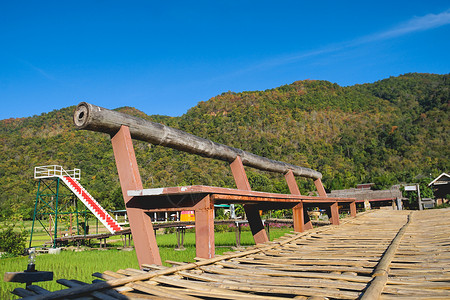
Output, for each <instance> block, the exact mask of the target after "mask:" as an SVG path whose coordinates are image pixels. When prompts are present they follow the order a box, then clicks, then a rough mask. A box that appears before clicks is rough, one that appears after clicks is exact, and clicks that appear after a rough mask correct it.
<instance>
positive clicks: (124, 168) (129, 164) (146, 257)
mask: <svg viewBox="0 0 450 300" xmlns="http://www.w3.org/2000/svg"><path fill="white" fill-rule="evenodd" d="M111 143H112V147H113V151H114V158H115V160H116V165H117V171H118V173H119V180H120V185H121V188H122V195H123V199H124V201H125V207H126V210H127V215H128V219H129V222H130V227H131V233H132V235H133V240H134V246H135V248H136V255H137V258H138V262H139V265H142V264H157V265H161V264H162V262H161V257H160V256H159V250H158V245H157V243H156V238H155V233H154V231H153V225H152V221H151V219H150V217H149V216H148V215H147V214H146V213H145V212H144V211H143V210H141V209H139V208H134V207H132V206H130V205H129V204H130V203H129V202H130V200H131V198H132V197H130V196H128V193H127V192H128V190H137V189H142V181H141V176H140V174H139V168H138V165H137V161H136V156H135V154H134V147H133V141H132V140H131V136H130V130H129V128H128V127H127V126H122V127H121V128H120V130H119V131H118V132H117V133H116V134H115V135H114V136H113V137H112V138H111Z"/></svg>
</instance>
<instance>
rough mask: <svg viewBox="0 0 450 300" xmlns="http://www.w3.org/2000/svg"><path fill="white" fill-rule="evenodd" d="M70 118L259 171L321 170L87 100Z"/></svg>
mask: <svg viewBox="0 0 450 300" xmlns="http://www.w3.org/2000/svg"><path fill="white" fill-rule="evenodd" d="M73 119H74V122H75V126H76V127H77V128H79V129H86V130H92V131H97V132H104V133H108V134H111V135H114V134H115V133H117V132H118V131H119V129H120V127H121V126H122V125H125V126H128V127H129V128H130V133H131V137H132V138H133V139H137V140H141V141H145V142H149V143H152V144H155V145H162V146H166V147H170V148H174V149H177V150H180V151H184V152H188V153H192V154H197V155H201V156H204V157H209V158H215V159H219V160H223V161H227V162H230V163H231V162H233V161H234V160H235V159H236V157H237V156H240V157H241V159H242V162H243V164H244V165H246V166H249V167H253V168H256V169H259V170H263V171H271V172H277V173H282V174H285V173H287V172H288V171H289V170H292V172H293V173H294V175H297V176H303V177H308V178H313V179H317V178H322V174H321V173H320V172H317V171H315V170H312V169H309V168H304V167H299V166H295V165H292V164H287V163H284V162H280V161H275V160H271V159H268V158H265V157H261V156H258V155H255V154H253V153H249V152H246V151H243V150H241V149H237V148H233V147H229V146H226V145H222V144H218V143H215V142H213V141H210V140H207V139H204V138H201V137H197V136H195V135H192V134H189V133H187V132H184V131H181V130H178V129H175V128H171V127H168V126H165V125H162V124H159V123H154V122H150V121H147V120H144V119H141V118H138V117H134V116H130V115H127V114H124V113H120V112H117V111H112V110H109V109H106V108H103V107H99V106H96V105H93V104H90V103H86V102H81V103H80V104H78V106H77V108H76V110H75V113H74V116H73Z"/></svg>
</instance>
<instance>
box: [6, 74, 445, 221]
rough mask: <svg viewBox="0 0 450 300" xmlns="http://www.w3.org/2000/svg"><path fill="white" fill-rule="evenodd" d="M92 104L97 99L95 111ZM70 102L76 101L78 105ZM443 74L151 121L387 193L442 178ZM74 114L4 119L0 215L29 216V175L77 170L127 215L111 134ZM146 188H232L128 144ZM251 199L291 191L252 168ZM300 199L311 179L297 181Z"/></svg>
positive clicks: (264, 96)
mask: <svg viewBox="0 0 450 300" xmlns="http://www.w3.org/2000/svg"><path fill="white" fill-rule="evenodd" d="M92 103H93V104H96V103H95V101H93V102H92ZM74 104H75V103H74ZM449 105H450V74H446V75H434V74H416V73H414V74H405V75H402V76H398V77H391V78H388V79H384V80H381V81H378V82H375V83H371V84H362V85H355V86H349V87H341V86H339V85H337V84H333V83H330V82H327V81H316V80H305V81H297V82H294V83H292V84H289V85H284V86H281V87H278V88H274V89H269V90H266V91H252V92H242V93H233V92H227V93H223V94H221V95H219V96H216V97H214V98H211V99H210V100H208V101H205V102H200V103H199V104H198V105H197V106H195V107H193V108H191V109H190V110H189V111H188V112H187V113H186V114H184V115H183V116H181V117H176V118H173V117H166V116H156V115H153V116H147V115H146V114H145V113H143V112H141V111H139V110H137V109H135V108H130V107H124V108H119V109H118V110H119V111H122V112H125V113H128V114H132V115H136V116H139V117H142V118H145V119H148V120H151V121H154V122H159V123H163V124H165V125H168V126H172V127H175V128H178V129H181V130H184V131H187V132H190V133H193V134H195V135H198V136H200V137H204V138H208V139H211V140H213V141H215V142H218V143H223V144H227V145H230V146H233V147H237V148H241V149H243V150H246V151H249V152H253V153H255V154H258V155H261V156H265V157H268V158H271V159H275V160H281V161H285V162H288V163H292V164H295V165H299V166H305V167H310V168H313V169H316V170H318V171H320V172H322V173H323V175H324V178H323V182H324V185H325V188H326V189H328V190H331V189H340V188H350V187H354V186H355V185H356V184H357V183H362V182H375V183H376V184H377V187H379V188H382V187H387V186H390V185H392V184H395V183H398V182H416V181H417V180H418V179H420V178H422V177H426V178H430V176H432V177H433V176H437V175H439V174H440V173H441V172H448V171H449V170H450V168H449V167H450V164H449V160H448V156H449V150H448V149H449V147H448V138H449V127H450V126H449V125H450V118H449ZM74 109H75V106H72V107H68V108H64V109H61V110H55V111H52V112H49V113H43V114H41V115H40V116H33V117H29V118H22V119H7V120H1V121H0V141H1V147H2V151H1V152H0V214H1V216H3V217H6V216H8V215H10V214H13V213H16V214H21V215H23V216H24V217H27V218H28V217H30V214H31V212H32V210H33V203H34V200H35V193H36V190H37V188H36V184H35V181H34V179H33V168H34V167H35V166H41V165H52V164H58V165H62V166H63V167H65V168H67V169H73V168H80V169H81V171H82V177H81V183H82V184H83V185H84V186H85V187H86V188H87V190H88V191H89V192H90V193H91V194H92V195H93V196H94V197H95V198H96V199H98V200H99V202H100V203H101V204H102V205H104V206H105V207H106V208H120V207H122V206H123V204H122V199H121V196H120V195H121V192H120V188H119V183H118V176H117V171H116V167H115V162H114V157H113V154H112V148H111V143H110V141H109V136H107V135H106V134H101V133H94V132H88V131H79V130H75V129H74V126H73V124H72V114H73V112H74ZM134 145H135V149H136V155H137V159H138V163H139V164H140V168H141V176H142V181H143V184H144V187H146V188H151V187H161V186H174V185H191V184H205V185H218V186H224V187H234V181H233V179H232V177H231V173H230V171H229V167H228V166H227V165H226V164H225V163H224V162H220V161H214V160H211V159H206V158H201V157H198V156H193V155H189V154H186V153H181V152H178V151H176V150H172V149H167V148H164V147H161V146H154V145H150V144H146V143H143V142H135V143H134ZM248 176H249V180H250V182H251V185H252V187H253V189H255V190H262V191H274V192H287V187H286V184H285V183H284V180H283V178H282V176H281V175H276V174H270V173H264V172H259V171H256V170H253V169H248ZM299 184H300V187H301V191H302V193H307V191H309V190H313V185H312V181H311V180H304V179H299Z"/></svg>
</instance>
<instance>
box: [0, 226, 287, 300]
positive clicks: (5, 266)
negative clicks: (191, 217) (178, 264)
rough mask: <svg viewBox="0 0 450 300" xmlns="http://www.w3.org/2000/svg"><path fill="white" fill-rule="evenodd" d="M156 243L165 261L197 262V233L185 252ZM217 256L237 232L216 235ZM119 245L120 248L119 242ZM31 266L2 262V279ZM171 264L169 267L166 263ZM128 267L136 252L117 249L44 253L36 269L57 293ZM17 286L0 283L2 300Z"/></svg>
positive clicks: (170, 237)
mask: <svg viewBox="0 0 450 300" xmlns="http://www.w3.org/2000/svg"><path fill="white" fill-rule="evenodd" d="M291 230H292V229H291V228H271V230H270V237H271V240H273V239H276V238H278V237H280V236H282V235H284V234H285V233H287V232H290V231H291ZM156 238H157V242H158V246H159V250H160V255H161V259H162V261H163V262H164V261H166V260H173V261H182V262H191V261H194V257H195V234H194V233H192V232H187V233H186V236H185V242H184V246H185V248H186V249H185V250H184V251H175V250H174V248H175V246H176V245H177V240H176V235H175V234H174V233H172V234H163V235H157V237H156ZM215 242H216V254H218V255H220V254H222V253H223V252H227V251H230V250H232V247H233V246H235V233H234V232H217V233H216V234H215ZM241 244H242V245H243V246H249V245H253V244H254V242H253V237H252V235H251V233H250V232H249V231H242V235H241ZM114 245H115V243H108V246H114ZM117 245H118V246H120V245H121V242H120V241H119V242H118V243H117ZM27 263H28V258H27V257H15V258H4V259H0V275H1V276H2V277H3V276H4V273H5V272H18V271H23V270H24V269H26V266H27ZM166 265H168V264H166ZM125 268H138V263H137V259H136V253H135V251H134V250H133V251H120V250H117V249H109V250H98V249H94V250H91V251H82V252H72V251H62V252H61V253H60V254H57V255H54V254H41V255H38V256H37V258H36V269H37V270H41V271H53V272H54V279H55V280H54V281H52V282H41V283H37V284H38V285H39V286H41V287H43V288H45V289H48V290H58V289H61V288H63V286H61V285H60V284H58V283H56V279H60V278H65V279H78V280H81V281H84V282H91V281H92V280H93V279H95V278H94V277H92V273H94V272H103V271H106V270H111V271H117V270H119V269H125ZM16 287H25V284H18V283H9V282H4V281H3V280H2V281H1V282H0V299H15V298H14V295H12V294H11V293H10V291H12V290H13V289H14V288H16Z"/></svg>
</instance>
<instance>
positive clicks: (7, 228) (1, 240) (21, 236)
mask: <svg viewBox="0 0 450 300" xmlns="http://www.w3.org/2000/svg"><path fill="white" fill-rule="evenodd" d="M27 236H28V231H26V230H24V229H16V228H15V226H14V225H11V224H5V225H4V227H3V228H2V229H1V230H0V252H7V253H9V254H10V255H14V256H16V255H20V254H22V253H23V252H24V249H25V241H26V239H27ZM2 257H3V255H2Z"/></svg>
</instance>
